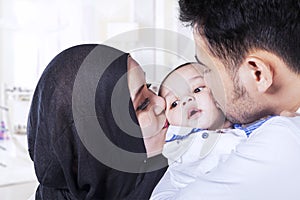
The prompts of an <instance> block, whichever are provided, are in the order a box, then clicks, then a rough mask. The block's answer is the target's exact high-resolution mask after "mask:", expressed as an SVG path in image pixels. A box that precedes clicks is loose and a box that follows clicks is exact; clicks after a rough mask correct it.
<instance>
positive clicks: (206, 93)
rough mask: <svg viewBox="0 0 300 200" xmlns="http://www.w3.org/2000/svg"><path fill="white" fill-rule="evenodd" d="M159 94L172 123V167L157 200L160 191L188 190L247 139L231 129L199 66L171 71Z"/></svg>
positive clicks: (169, 153) (169, 139)
mask: <svg viewBox="0 0 300 200" xmlns="http://www.w3.org/2000/svg"><path fill="white" fill-rule="evenodd" d="M159 95H160V96H162V97H164V98H165V101H166V110H165V114H166V117H167V120H168V122H169V124H170V126H169V128H168V131H167V135H166V143H165V145H164V147H163V155H164V156H165V157H166V158H168V162H169V168H168V170H167V172H166V174H165V175H164V177H163V178H162V179H161V181H160V183H159V184H158V185H157V187H156V188H155V190H154V192H153V194H152V195H153V198H155V194H156V192H158V193H159V191H162V190H168V189H170V188H174V187H175V188H182V187H185V186H186V185H188V184H189V183H190V182H192V181H194V180H195V177H196V176H197V175H199V174H201V173H202V174H205V173H209V172H210V171H211V170H212V169H213V168H215V167H216V166H217V165H218V163H219V162H223V161H225V160H226V158H227V157H228V156H229V154H230V153H231V151H233V150H234V149H235V146H236V145H237V144H239V143H240V142H241V141H243V140H246V139H247V136H246V134H245V132H244V131H242V130H238V129H231V128H230V126H231V124H230V123H229V122H228V121H227V120H226V119H225V116H224V114H223V112H222V111H221V110H220V109H219V108H218V106H217V105H216V102H215V101H214V98H213V97H212V94H211V92H210V90H209V88H207V87H206V85H205V82H204V79H203V73H202V72H201V71H200V67H198V66H197V64H196V63H186V64H183V65H181V66H179V67H177V68H176V69H174V70H173V71H171V72H170V73H169V74H168V75H167V76H166V77H165V79H164V80H163V81H162V84H161V87H160V89H159ZM195 127H197V128H195ZM170 185H172V186H171V187H170Z"/></svg>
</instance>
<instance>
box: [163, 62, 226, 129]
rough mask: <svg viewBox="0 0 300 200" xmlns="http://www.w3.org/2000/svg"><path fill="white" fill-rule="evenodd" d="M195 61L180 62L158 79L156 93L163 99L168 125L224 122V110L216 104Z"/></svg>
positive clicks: (216, 125)
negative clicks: (159, 80)
mask: <svg viewBox="0 0 300 200" xmlns="http://www.w3.org/2000/svg"><path fill="white" fill-rule="evenodd" d="M196 65H197V64H196V63H186V64H183V65H180V66H179V67H177V68H175V69H174V70H173V71H171V72H170V73H169V74H168V75H167V76H166V77H165V79H164V80H163V81H162V83H161V86H160V89H159V95H160V96H162V97H163V98H164V99H165V101H166V111H165V114H166V117H167V119H168V122H169V123H170V124H171V125H176V126H186V127H198V128H203V129H217V128H221V127H223V125H224V122H225V117H224V114H223V112H222V111H221V110H220V109H219V108H218V107H217V106H216V104H215V101H214V99H213V97H212V95H211V92H210V90H209V88H207V87H206V85H205V82H204V79H203V73H202V72H201V71H200V70H199V69H200V68H199V67H197V66H196Z"/></svg>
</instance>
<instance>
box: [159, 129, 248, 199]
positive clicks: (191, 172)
mask: <svg viewBox="0 0 300 200" xmlns="http://www.w3.org/2000/svg"><path fill="white" fill-rule="evenodd" d="M192 130H193V128H189V127H179V126H170V127H169V128H168V131H167V134H166V140H167V141H169V140H171V138H172V137H174V135H177V136H178V135H180V136H184V138H183V139H177V140H172V141H169V142H166V144H165V145H164V148H163V152H162V154H163V155H164V156H165V157H166V158H168V163H169V167H168V173H169V174H170V178H169V179H167V180H166V181H164V180H161V183H162V184H172V185H173V186H174V187H181V188H182V187H185V186H186V185H188V184H189V183H191V182H193V181H195V180H196V177H197V176H198V175H199V174H205V173H209V171H210V170H212V169H213V168H214V167H216V166H217V165H218V163H219V162H224V161H225V160H226V158H227V157H228V156H229V154H230V153H231V151H232V150H234V149H235V147H236V145H237V144H239V143H240V142H241V141H243V140H247V136H246V134H245V132H244V131H242V130H238V129H223V130H218V131H211V130H199V131H197V132H193V133H192ZM190 133H192V134H190ZM187 169H188V170H187ZM162 179H164V177H163V178H162ZM168 181H169V182H168ZM160 187H163V188H164V186H163V185H161V184H160V183H159V184H158V185H157V187H156V189H155V190H160V189H159V188H160ZM154 193H155V192H154Z"/></svg>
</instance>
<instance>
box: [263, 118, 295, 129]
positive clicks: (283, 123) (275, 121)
mask: <svg viewBox="0 0 300 200" xmlns="http://www.w3.org/2000/svg"><path fill="white" fill-rule="evenodd" d="M278 126H280V127H285V128H288V129H293V130H298V131H300V116H297V117H282V116H276V117H273V118H271V119H270V120H268V121H267V122H266V123H265V124H264V126H262V128H265V127H278Z"/></svg>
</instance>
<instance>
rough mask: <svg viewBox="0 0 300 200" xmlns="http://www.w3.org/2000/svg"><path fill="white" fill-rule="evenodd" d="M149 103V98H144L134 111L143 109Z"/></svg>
mask: <svg viewBox="0 0 300 200" xmlns="http://www.w3.org/2000/svg"><path fill="white" fill-rule="evenodd" d="M149 104H150V99H149V98H146V99H145V100H144V101H143V103H141V104H140V105H139V106H138V107H137V108H136V111H141V110H145V109H146V108H147V106H148V105H149Z"/></svg>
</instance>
